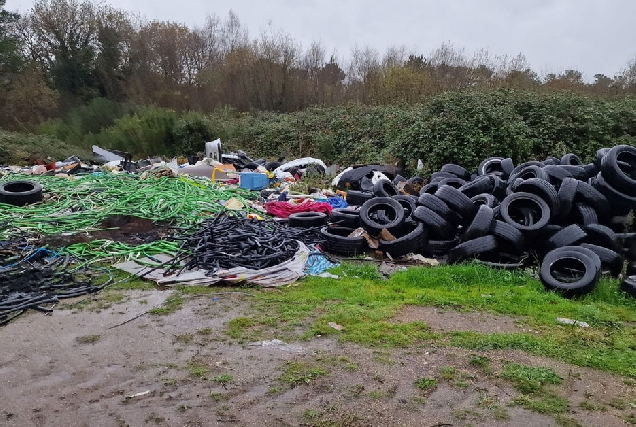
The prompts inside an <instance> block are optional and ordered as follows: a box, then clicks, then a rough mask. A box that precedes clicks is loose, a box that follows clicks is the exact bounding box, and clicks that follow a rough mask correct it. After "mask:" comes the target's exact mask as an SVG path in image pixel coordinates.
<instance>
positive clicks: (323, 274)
mask: <svg viewBox="0 0 636 427" xmlns="http://www.w3.org/2000/svg"><path fill="white" fill-rule="evenodd" d="M318 277H322V278H323V279H340V276H337V275H335V274H332V273H328V272H325V273H321V274H319V275H318Z"/></svg>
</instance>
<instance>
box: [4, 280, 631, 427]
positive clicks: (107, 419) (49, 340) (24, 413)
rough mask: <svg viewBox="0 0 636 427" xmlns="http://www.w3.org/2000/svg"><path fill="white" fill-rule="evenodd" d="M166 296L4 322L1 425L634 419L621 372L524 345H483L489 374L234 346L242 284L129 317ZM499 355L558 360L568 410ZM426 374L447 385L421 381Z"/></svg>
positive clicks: (309, 348)
mask: <svg viewBox="0 0 636 427" xmlns="http://www.w3.org/2000/svg"><path fill="white" fill-rule="evenodd" d="M170 292H171V291H128V292H126V293H125V298H124V299H123V300H122V301H114V302H111V303H108V304H106V303H103V302H102V303H98V304H97V305H96V306H95V305H94V306H93V308H92V309H91V308H90V307H87V306H84V307H83V308H82V309H68V308H67V309H63V308H62V309H56V311H55V312H54V314H53V315H52V316H47V315H44V314H41V313H30V314H28V315H24V316H21V317H20V318H19V319H18V320H16V321H15V322H13V323H11V324H9V325H8V326H6V327H3V328H0V343H1V344H0V346H1V351H0V384H1V386H0V425H3V426H145V425H148V426H253V425H258V426H424V427H433V426H436V427H441V426H523V427H528V426H577V425H582V426H603V427H613V426H621V427H622V426H626V425H629V424H628V422H629V421H626V420H630V418H629V417H630V416H634V415H636V414H635V413H634V412H635V411H634V408H633V407H632V406H633V404H630V403H628V402H636V400H635V399H636V387H634V385H632V384H631V383H628V382H626V381H625V380H624V379H623V378H619V377H616V376H613V375H610V374H607V373H603V372H598V371H594V370H590V369H584V368H579V367H575V366H569V365H566V364H562V363H558V362H555V361H552V360H548V359H542V358H537V357H533V356H529V355H526V354H523V353H518V352H489V353H480V354H479V355H484V356H486V355H487V356H488V357H489V358H490V359H491V360H492V362H491V363H492V366H491V367H490V368H489V369H488V370H486V369H482V367H479V366H476V365H475V364H471V363H469V361H470V360H471V359H473V360H474V357H475V356H474V354H475V353H474V352H468V351H464V350H458V349H452V348H437V347H435V346H433V345H427V346H424V347H421V346H417V347H412V348H407V349H381V348H375V349H372V348H364V347H360V346H357V345H353V344H347V343H340V342H338V341H336V340H334V339H331V338H330V339H326V338H322V337H318V338H314V339H313V340H311V341H297V342H292V343H288V344H286V343H278V344H276V343H269V344H270V345H265V346H263V345H262V343H243V344H239V343H237V342H236V341H235V340H233V339H231V338H230V337H229V336H228V334H227V324H228V322H229V321H230V320H232V319H235V318H237V317H239V316H246V315H247V316H249V313H250V297H249V296H248V295H243V294H240V293H232V294H216V295H206V296H199V297H193V298H191V299H188V300H187V301H186V303H185V304H184V306H183V308H181V309H180V310H178V311H177V312H175V313H173V314H170V315H167V316H157V315H150V314H145V315H142V316H141V317H138V318H135V317H136V316H137V315H139V314H141V313H145V312H147V311H148V310H149V309H150V308H152V307H155V306H160V305H161V303H162V302H163V301H164V300H165V299H166V298H167V297H168V296H169V295H170ZM220 292H221V291H220ZM100 304H101V305H100ZM130 319H134V320H132V321H129V322H128V323H124V322H126V321H127V320H130ZM413 320H423V321H425V322H427V323H429V324H430V325H431V327H432V328H434V329H444V330H453V329H456V330H471V329H472V330H479V331H484V332H495V331H511V330H515V329H516V328H519V326H518V325H517V324H516V323H515V319H513V318H508V317H506V318H503V317H502V318H497V317H495V316H491V315H480V314H470V313H469V314H460V313H453V312H450V313H449V312H442V311H439V310H437V309H432V308H431V309H429V308H413V307H411V308H407V309H405V310H404V312H403V313H401V314H400V315H399V316H398V317H397V318H396V319H395V321H413ZM122 323H123V324H122ZM118 325H119V326H118ZM471 355H472V356H471ZM503 361H515V362H519V363H524V364H528V365H533V366H547V367H551V368H553V369H554V370H555V371H556V372H557V373H558V374H559V375H560V376H561V377H562V378H563V384H561V385H560V386H558V387H557V386H555V387H554V388H553V390H554V391H555V392H556V393H558V394H560V395H562V396H563V397H565V398H567V400H568V402H569V409H568V412H567V413H566V414H565V415H564V416H561V417H554V416H550V415H545V414H541V413H538V412H536V411H531V410H527V409H524V408H522V407H521V406H519V405H515V404H514V403H513V400H514V398H515V396H517V395H518V392H517V391H516V390H515V389H514V388H513V386H512V384H511V383H510V382H508V381H506V380H504V379H502V378H501V377H500V376H498V375H496V374H494V373H493V372H497V370H498V368H499V367H500V366H501V364H502V362H503ZM440 372H441V373H442V375H441V376H440ZM444 373H445V374H444ZM419 378H438V380H439V382H438V383H437V385H436V386H434V387H431V388H428V389H425V390H422V389H420V388H418V387H417V386H416V385H415V381H416V380H417V379H419ZM586 402H587V403H586ZM618 402H622V403H621V404H619V403H618ZM582 403H583V405H584V408H582V407H581V404H582ZM630 405H632V406H630ZM601 408H602V409H601ZM634 419H635V420H636V418H634Z"/></svg>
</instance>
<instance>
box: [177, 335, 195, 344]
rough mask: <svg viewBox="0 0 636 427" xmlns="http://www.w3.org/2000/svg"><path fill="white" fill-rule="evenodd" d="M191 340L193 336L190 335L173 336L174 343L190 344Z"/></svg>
mask: <svg viewBox="0 0 636 427" xmlns="http://www.w3.org/2000/svg"><path fill="white" fill-rule="evenodd" d="M192 340H194V335H192V334H181V335H175V336H174V343H179V344H190V343H191V342H192Z"/></svg>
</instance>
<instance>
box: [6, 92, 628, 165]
mask: <svg viewBox="0 0 636 427" xmlns="http://www.w3.org/2000/svg"><path fill="white" fill-rule="evenodd" d="M118 112H120V110H118ZM73 114H75V113H73ZM110 116H112V117H115V116H117V114H115V113H112V114H110ZM81 123H82V120H78V119H73V120H70V119H69V120H66V121H56V122H54V123H47V124H45V125H42V126H41V127H40V129H39V132H40V133H43V134H46V135H52V136H53V137H55V138H59V139H61V140H64V141H67V143H69V144H73V145H76V146H81V147H84V149H88V148H89V147H90V146H91V145H92V144H97V145H100V146H103V147H106V148H114V149H121V150H126V151H129V152H131V153H133V154H134V155H137V156H154V155H166V156H172V155H175V154H187V153H190V152H193V151H201V150H202V148H203V141H205V140H208V139H211V138H213V137H221V138H222V139H223V141H224V144H225V145H226V147H227V148H228V149H236V148H242V149H245V150H247V151H248V152H249V153H250V154H252V155H253V156H255V157H266V158H273V157H276V156H277V155H278V153H280V152H281V151H285V152H287V153H288V154H289V155H290V156H305V155H313V156H317V157H320V158H322V159H323V160H324V161H326V162H327V163H329V162H338V163H339V164H341V165H348V164H353V163H360V162H394V161H397V160H400V159H401V160H404V161H406V162H407V163H406V165H407V166H409V167H414V166H415V163H414V162H416V160H417V159H418V158H421V159H424V160H426V162H427V163H426V171H428V172H430V171H434V170H436V169H437V168H439V167H440V166H441V165H443V164H444V163H449V162H452V163H458V164H461V165H463V166H465V167H467V168H469V169H475V168H476V167H477V165H478V164H479V162H480V161H481V160H483V159H484V158H485V157H487V156H492V155H497V156H504V157H506V156H509V157H512V158H513V160H514V161H515V162H517V163H519V162H522V161H527V160H531V159H544V158H545V157H546V156H548V155H562V154H565V153H567V152H574V153H576V154H578V155H580V156H582V157H583V158H584V159H586V160H590V159H591V158H592V156H593V155H594V153H595V152H596V150H597V149H599V148H601V147H604V146H613V145H615V144H617V143H627V144H630V143H631V144H634V143H636V98H623V99H616V100H603V99H595V98H588V97H585V96H582V95H577V94H572V93H556V94H549V95H548V94H541V93H536V92H523V91H521V92H519V91H511V90H499V91H493V92H479V91H475V92H451V93H446V94H440V95H437V96H435V97H433V98H431V99H430V100H427V102H426V103H425V104H421V105H412V106H399V107H397V106H365V105H356V106H340V107H329V108H327V107H313V108H309V109H307V110H304V111H298V112H293V113H286V114H282V113H264V112H261V113H256V114H254V115H249V114H239V113H238V112H233V111H231V110H218V111H215V112H212V113H209V114H208V115H203V114H200V113H187V114H185V115H181V114H180V113H177V112H175V111H170V110H163V109H160V108H156V107H147V108H141V109H138V110H135V111H132V112H128V113H127V114H125V115H123V116H121V117H118V118H115V119H113V120H112V124H111V125H109V126H105V127H103V128H101V130H99V131H95V130H91V133H87V129H86V128H85V126H84V125H82V124H81ZM69 127H71V128H73V127H74V128H73V129H72V130H70V129H68V128H69ZM298 135H302V138H298ZM0 141H1V139H0ZM380 142H382V143H380ZM49 145H51V144H49ZM0 146H1V145H0ZM42 146H46V144H42ZM56 146H59V144H56ZM395 153H400V155H399V158H396V155H395ZM0 157H1V156H0Z"/></svg>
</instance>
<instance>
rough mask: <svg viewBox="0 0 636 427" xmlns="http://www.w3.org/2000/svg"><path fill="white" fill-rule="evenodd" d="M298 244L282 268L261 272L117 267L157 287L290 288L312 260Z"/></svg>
mask: <svg viewBox="0 0 636 427" xmlns="http://www.w3.org/2000/svg"><path fill="white" fill-rule="evenodd" d="M298 243H299V248H298V251H297V252H296V255H294V257H293V258H292V259H290V260H288V261H285V262H283V263H281V264H279V265H275V266H273V267H269V268H265V269H262V270H252V269H249V268H243V267H236V268H231V269H229V270H219V271H217V272H216V274H214V275H212V276H206V271H204V270H190V271H185V272H183V273H181V274H180V275H178V276H177V275H173V276H164V274H165V270H164V269H156V270H152V268H150V267H146V266H144V265H141V264H138V263H136V262H134V261H128V262H123V263H120V264H117V265H115V266H114V267H115V268H118V269H120V270H123V271H126V272H128V273H130V274H134V275H136V276H143V277H145V278H146V279H149V280H153V281H155V282H156V283H157V284H160V285H163V286H177V285H202V286H206V285H214V284H216V283H220V282H224V283H242V282H247V283H251V284H254V285H258V286H263V287H278V286H285V285H290V284H292V283H294V282H296V281H297V280H299V279H300V278H302V277H304V275H305V273H304V270H305V265H306V264H307V260H308V259H309V252H310V250H309V248H308V247H307V246H306V245H305V244H303V243H302V242H298ZM155 258H156V259H158V260H159V261H161V262H169V261H170V257H166V256H156V257H155ZM140 261H142V262H152V261H150V260H148V259H145V260H140Z"/></svg>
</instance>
